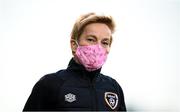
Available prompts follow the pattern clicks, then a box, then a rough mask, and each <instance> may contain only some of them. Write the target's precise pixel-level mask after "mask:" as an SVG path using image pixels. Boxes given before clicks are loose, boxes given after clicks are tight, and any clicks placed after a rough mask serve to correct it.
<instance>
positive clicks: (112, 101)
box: [104, 92, 118, 110]
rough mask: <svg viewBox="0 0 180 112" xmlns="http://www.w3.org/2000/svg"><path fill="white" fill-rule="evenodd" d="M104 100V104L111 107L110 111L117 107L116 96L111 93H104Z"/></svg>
mask: <svg viewBox="0 0 180 112" xmlns="http://www.w3.org/2000/svg"><path fill="white" fill-rule="evenodd" d="M104 99H105V101H106V103H107V104H108V106H109V107H111V109H113V110H114V109H115V108H116V107H117V104H118V96H117V94H115V93H112V92H105V93H104Z"/></svg>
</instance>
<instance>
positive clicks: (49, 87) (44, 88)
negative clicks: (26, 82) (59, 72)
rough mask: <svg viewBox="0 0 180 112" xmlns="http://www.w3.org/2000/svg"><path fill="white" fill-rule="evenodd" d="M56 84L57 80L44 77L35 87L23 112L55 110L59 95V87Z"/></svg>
mask: <svg viewBox="0 0 180 112" xmlns="http://www.w3.org/2000/svg"><path fill="white" fill-rule="evenodd" d="M53 79H54V78H53ZM55 79H57V78H55ZM55 82H56V80H52V78H49V76H44V77H42V78H41V79H40V80H39V81H38V82H37V83H36V84H35V86H34V87H33V90H32V92H31V94H30V96H29V98H28V100H27V102H26V104H25V106H24V109H23V111H42V110H43V111H45V110H52V109H53V108H55V107H54V106H55V104H56V101H57V100H56V98H57V94H58V92H57V87H58V85H57V83H55Z"/></svg>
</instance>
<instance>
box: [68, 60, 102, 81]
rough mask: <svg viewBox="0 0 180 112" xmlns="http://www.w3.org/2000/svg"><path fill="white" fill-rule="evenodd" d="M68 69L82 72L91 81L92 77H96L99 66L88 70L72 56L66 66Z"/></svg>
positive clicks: (99, 70)
mask: <svg viewBox="0 0 180 112" xmlns="http://www.w3.org/2000/svg"><path fill="white" fill-rule="evenodd" d="M67 69H68V70H73V71H77V72H78V73H80V74H82V75H83V76H84V77H86V78H90V80H91V81H93V79H94V78H96V77H97V76H98V75H99V74H100V72H101V68H100V69H98V70H95V71H92V72H89V71H87V70H86V69H85V67H84V66H83V65H81V64H78V63H77V62H76V61H75V60H74V58H72V59H71V60H70V62H69V64H68V67H67Z"/></svg>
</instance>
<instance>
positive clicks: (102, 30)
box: [71, 23, 111, 53]
mask: <svg viewBox="0 0 180 112" xmlns="http://www.w3.org/2000/svg"><path fill="white" fill-rule="evenodd" d="M110 39H111V30H110V29H109V27H108V26H107V25H106V24H103V23H92V24H89V25H87V26H86V27H85V28H84V31H83V33H82V34H81V36H80V37H79V40H78V44H79V45H80V46H88V45H95V44H99V45H101V46H102V47H103V48H104V49H106V51H107V53H109V50H110V44H111V41H110ZM71 47H72V50H74V51H75V50H76V48H77V44H76V43H75V42H74V41H71Z"/></svg>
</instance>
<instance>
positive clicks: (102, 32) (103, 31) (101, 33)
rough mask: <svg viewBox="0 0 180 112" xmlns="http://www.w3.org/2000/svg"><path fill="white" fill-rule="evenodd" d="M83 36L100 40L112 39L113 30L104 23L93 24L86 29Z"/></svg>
mask: <svg viewBox="0 0 180 112" xmlns="http://www.w3.org/2000/svg"><path fill="white" fill-rule="evenodd" d="M82 35H94V36H96V37H98V38H110V37H111V30H110V29H109V27H108V26H107V25H106V24H104V23H91V24H89V25H87V26H86V27H85V28H84V32H83V33H82Z"/></svg>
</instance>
